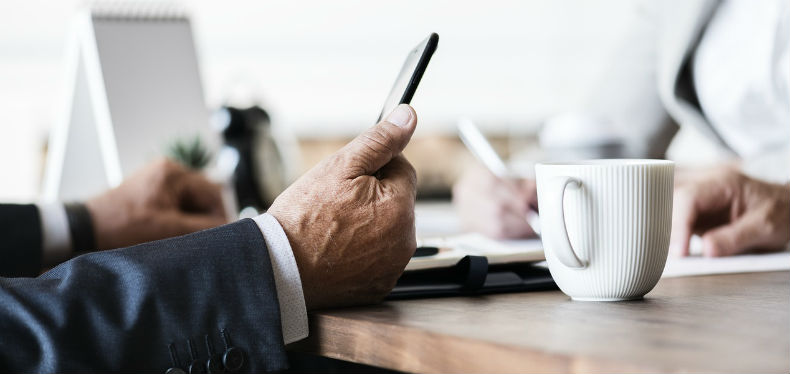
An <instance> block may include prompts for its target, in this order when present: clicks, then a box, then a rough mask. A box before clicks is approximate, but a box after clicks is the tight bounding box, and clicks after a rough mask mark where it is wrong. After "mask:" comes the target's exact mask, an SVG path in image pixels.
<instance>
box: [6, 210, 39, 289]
mask: <svg viewBox="0 0 790 374" xmlns="http://www.w3.org/2000/svg"><path fill="white" fill-rule="evenodd" d="M40 271H41V218H40V217H39V213H38V208H37V207H36V206H35V205H14V204H0V277H24V276H27V277H32V276H36V275H38V273H39V272H40Z"/></svg>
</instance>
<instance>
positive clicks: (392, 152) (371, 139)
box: [340, 104, 417, 178]
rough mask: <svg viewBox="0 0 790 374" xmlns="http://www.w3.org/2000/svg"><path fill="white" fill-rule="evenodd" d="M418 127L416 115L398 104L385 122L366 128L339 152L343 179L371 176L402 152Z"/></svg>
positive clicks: (405, 105) (404, 105)
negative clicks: (341, 160) (342, 161)
mask: <svg viewBox="0 0 790 374" xmlns="http://www.w3.org/2000/svg"><path fill="white" fill-rule="evenodd" d="M416 127H417V114H416V113H415V112H414V109H412V107H410V106H409V105H407V104H401V105H398V106H397V107H396V108H395V110H393V111H392V113H390V114H389V115H388V116H387V118H386V119H385V120H384V121H381V122H379V123H378V124H376V125H375V126H373V127H371V128H369V129H368V130H367V131H365V132H364V133H362V134H360V135H359V136H357V137H356V138H355V139H354V140H352V141H351V142H350V143H348V144H347V145H346V146H345V147H343V149H341V150H340V155H341V157H343V159H344V165H343V166H344V167H345V170H343V171H342V172H343V174H344V177H345V178H356V177H358V176H362V175H373V174H375V173H376V172H377V171H378V170H379V169H381V168H382V167H383V166H384V165H386V164H387V163H388V162H390V161H391V160H392V159H393V158H394V157H395V156H397V155H398V154H400V152H401V151H403V148H405V147H406V145H407V144H408V143H409V139H411V136H412V134H413V133H414V129H415V128H416Z"/></svg>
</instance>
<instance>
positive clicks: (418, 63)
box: [376, 33, 439, 123]
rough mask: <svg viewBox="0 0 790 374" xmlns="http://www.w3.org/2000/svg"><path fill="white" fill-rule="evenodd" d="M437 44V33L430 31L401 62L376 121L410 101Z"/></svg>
mask: <svg viewBox="0 0 790 374" xmlns="http://www.w3.org/2000/svg"><path fill="white" fill-rule="evenodd" d="M437 45H439V35H438V34H436V33H432V34H431V35H429V36H428V37H427V38H426V39H425V40H423V41H422V43H420V44H418V45H417V47H415V48H414V49H412V50H411V52H409V55H408V56H407V57H406V62H404V63H403V67H402V68H401V70H400V74H398V78H397V79H396V80H395V84H394V85H393V86H392V90H390V94H389V96H387V100H386V101H385V102H384V107H383V108H382V109H381V114H379V119H378V120H376V123H378V122H379V121H381V119H382V118H384V116H386V115H388V114H389V113H390V112H391V111H392V110H393V109H395V107H396V106H398V105H400V104H409V103H411V98H412V97H414V92H415V91H417V85H419V84H420V79H422V74H423V73H425V68H426V67H428V61H431V56H433V52H435V51H436V46H437Z"/></svg>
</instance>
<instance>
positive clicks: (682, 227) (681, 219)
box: [669, 190, 697, 256]
mask: <svg viewBox="0 0 790 374" xmlns="http://www.w3.org/2000/svg"><path fill="white" fill-rule="evenodd" d="M696 218H697V211H696V209H695V205H694V195H693V193H692V192H689V190H678V191H677V192H675V199H674V204H673V205H672V233H671V236H670V241H669V243H670V244H669V251H670V253H672V254H674V255H676V256H688V255H689V241H690V240H691V235H692V233H693V228H694V220H695V219H696Z"/></svg>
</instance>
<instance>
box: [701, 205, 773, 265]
mask: <svg viewBox="0 0 790 374" xmlns="http://www.w3.org/2000/svg"><path fill="white" fill-rule="evenodd" d="M763 226H764V222H763V220H762V219H761V218H760V216H759V214H748V215H744V216H742V217H740V218H738V219H737V220H735V221H733V222H732V223H730V224H728V225H725V226H720V227H718V228H715V229H713V230H709V231H708V232H706V233H705V234H704V235H702V253H703V255H705V256H707V257H721V256H732V255H736V254H739V253H743V252H745V251H748V250H750V249H753V248H755V247H757V246H759V245H760V244H762V243H761V240H762V239H763V238H764V236H765V235H763V233H762V231H763Z"/></svg>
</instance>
